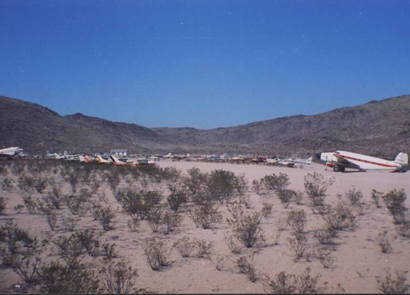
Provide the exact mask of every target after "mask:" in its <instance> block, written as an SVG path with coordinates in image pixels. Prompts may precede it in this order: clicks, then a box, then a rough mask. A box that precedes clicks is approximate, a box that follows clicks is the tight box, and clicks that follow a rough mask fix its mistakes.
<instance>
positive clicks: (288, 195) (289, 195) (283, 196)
mask: <svg viewBox="0 0 410 295" xmlns="http://www.w3.org/2000/svg"><path fill="white" fill-rule="evenodd" d="M276 194H277V195H278V197H279V200H280V201H281V202H282V204H283V206H284V207H285V208H288V206H289V203H290V201H292V199H294V198H295V197H296V196H297V193H296V192H295V191H294V190H290V189H282V190H279V191H277V192H276Z"/></svg>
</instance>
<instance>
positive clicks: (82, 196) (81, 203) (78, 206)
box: [65, 189, 91, 215]
mask: <svg viewBox="0 0 410 295" xmlns="http://www.w3.org/2000/svg"><path fill="white" fill-rule="evenodd" d="M90 200H91V193H90V192H89V191H88V190H87V189H81V190H80V191H79V192H78V193H76V194H73V195H69V196H66V197H65V201H66V205H67V208H68V209H69V210H70V212H71V214H73V215H78V214H82V213H84V211H85V210H86V208H85V204H86V203H87V202H89V201H90Z"/></svg>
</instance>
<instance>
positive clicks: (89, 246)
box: [54, 229, 99, 264]
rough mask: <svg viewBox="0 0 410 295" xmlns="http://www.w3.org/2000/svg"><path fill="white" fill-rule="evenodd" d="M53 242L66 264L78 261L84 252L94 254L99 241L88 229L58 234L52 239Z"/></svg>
mask: <svg viewBox="0 0 410 295" xmlns="http://www.w3.org/2000/svg"><path fill="white" fill-rule="evenodd" d="M54 244H55V245H56V246H57V250H58V252H59V255H60V256H61V257H62V258H63V259H64V261H66V262H67V264H72V263H74V262H77V261H79V260H80V259H81V256H82V255H84V254H88V255H90V256H95V253H96V250H97V249H98V247H99V241H98V240H97V239H96V238H95V237H94V232H93V231H91V230H89V229H87V230H85V231H79V232H75V233H73V234H71V235H70V236H59V237H58V238H56V239H55V240H54Z"/></svg>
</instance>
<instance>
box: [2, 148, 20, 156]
mask: <svg viewBox="0 0 410 295" xmlns="http://www.w3.org/2000/svg"><path fill="white" fill-rule="evenodd" d="M22 152H23V149H22V148H19V147H9V148H5V149H1V150H0V155H4V156H17V155H18V154H21V153H22Z"/></svg>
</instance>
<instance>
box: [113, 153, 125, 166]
mask: <svg viewBox="0 0 410 295" xmlns="http://www.w3.org/2000/svg"><path fill="white" fill-rule="evenodd" d="M110 158H111V160H112V162H113V163H114V165H117V166H126V165H128V163H126V162H123V161H120V160H118V158H117V157H116V156H114V155H111V156H110Z"/></svg>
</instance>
